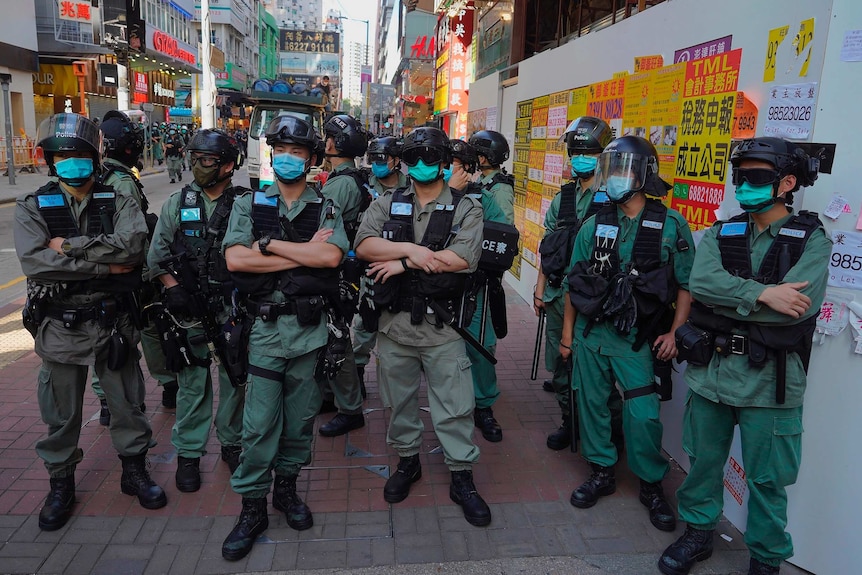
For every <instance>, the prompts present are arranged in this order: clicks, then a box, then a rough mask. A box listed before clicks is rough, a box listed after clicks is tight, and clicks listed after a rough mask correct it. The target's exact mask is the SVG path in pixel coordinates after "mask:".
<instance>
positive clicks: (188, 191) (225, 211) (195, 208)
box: [171, 186, 244, 289]
mask: <svg viewBox="0 0 862 575" xmlns="http://www.w3.org/2000/svg"><path fill="white" fill-rule="evenodd" d="M243 191H244V189H243V188H233V187H230V188H227V189H225V190H224V192H223V193H222V195H221V196H220V197H219V198H218V200H216V207H215V209H214V210H213V214H212V217H210V218H207V214H206V205H205V200H204V197H203V195H204V193H205V192H199V191H197V190H195V189H194V188H192V187H191V186H185V187H184V188H183V189H182V191H181V192H180V201H179V204H178V205H177V210H178V214H177V219H178V220H179V223H180V225H179V226H178V227H177V230H176V232H175V233H174V240H173V242H172V243H171V253H173V254H181V253H185V254H187V255H188V256H189V259H190V260H191V262H192V265H193V266H195V268H196V269H197V270H198V275H199V282H200V285H201V286H202V287H203V288H204V289H207V287H208V286H209V284H210V282H212V283H217V284H224V283H231V275H230V272H228V270H227V264H226V263H225V259H224V257H223V256H222V255H221V244H222V240H223V239H224V235H225V232H226V231H227V224H228V218H229V217H230V210H231V207H232V206H233V202H234V199H235V198H236V194H237V192H239V193H240V194H242V192H243Z"/></svg>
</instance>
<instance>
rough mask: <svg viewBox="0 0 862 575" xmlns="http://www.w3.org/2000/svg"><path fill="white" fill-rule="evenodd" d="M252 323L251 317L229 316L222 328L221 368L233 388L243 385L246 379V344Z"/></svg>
mask: <svg viewBox="0 0 862 575" xmlns="http://www.w3.org/2000/svg"><path fill="white" fill-rule="evenodd" d="M253 323H254V318H252V317H248V316H245V315H240V316H236V315H231V316H230V317H229V318H228V320H227V322H226V323H225V324H224V325H223V326H222V333H221V339H222V341H223V342H224V346H220V347H221V348H222V349H221V350H220V351H221V360H222V366H223V367H224V370H225V372H226V373H227V375H228V379H229V380H230V383H231V385H233V386H234V387H239V386H242V385H245V382H246V379H247V377H248V342H249V338H250V337H251V326H252V324H253Z"/></svg>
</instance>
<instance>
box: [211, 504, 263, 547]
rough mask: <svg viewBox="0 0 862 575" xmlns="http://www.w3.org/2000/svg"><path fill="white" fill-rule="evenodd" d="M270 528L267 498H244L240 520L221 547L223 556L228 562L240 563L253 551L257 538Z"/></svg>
mask: <svg viewBox="0 0 862 575" xmlns="http://www.w3.org/2000/svg"><path fill="white" fill-rule="evenodd" d="M267 527H269V516H267V514H266V497H257V498H254V499H251V498H249V497H243V498H242V512H241V513H240V514H239V519H238V520H237V522H236V525H235V526H234V528H233V531H231V532H230V533H229V534H228V536H227V538H226V539H225V540H224V543H222V545H221V556H222V557H224V558H225V559H227V560H228V561H239V560H240V559H242V558H243V557H245V556H246V555H248V552H249V551H251V548H252V547H253V546H254V541H255V539H257V536H258V535H260V534H261V533H263V532H264V531H266V529H267Z"/></svg>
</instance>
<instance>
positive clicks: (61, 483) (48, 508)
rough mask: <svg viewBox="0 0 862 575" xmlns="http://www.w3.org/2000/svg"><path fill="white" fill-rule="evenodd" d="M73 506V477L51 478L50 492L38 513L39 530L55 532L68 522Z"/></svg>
mask: <svg viewBox="0 0 862 575" xmlns="http://www.w3.org/2000/svg"><path fill="white" fill-rule="evenodd" d="M74 506H75V476H74V475H69V476H67V477H52V478H51V491H49V492H48V497H46V498H45V505H43V506H42V510H41V511H40V512H39V529H41V530H42V531H56V530H57V529H59V528H61V527H62V526H63V525H65V524H66V522H67V521H69V516H70V515H71V514H72V507H74Z"/></svg>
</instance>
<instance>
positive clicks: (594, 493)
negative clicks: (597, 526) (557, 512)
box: [569, 463, 617, 509]
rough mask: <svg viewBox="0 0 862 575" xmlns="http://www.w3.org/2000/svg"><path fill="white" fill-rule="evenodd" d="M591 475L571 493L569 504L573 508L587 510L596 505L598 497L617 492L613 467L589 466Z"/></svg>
mask: <svg viewBox="0 0 862 575" xmlns="http://www.w3.org/2000/svg"><path fill="white" fill-rule="evenodd" d="M591 465H592V467H593V474H592V475H590V478H589V479H587V480H586V481H585V482H584V483H583V484H582V485H581V486H580V487H578V488H577V489H575V490H574V491H573V492H572V497H571V499H569V502H570V503H571V504H572V505H574V506H575V507H579V508H581V509H587V508H588V507H592V506H593V505H595V504H596V501H598V500H599V497H602V496H604V495H610V494H612V493H613V492H615V491H616V490H617V478H616V475H615V474H614V468H613V467H602V466H601V465H596V464H595V463H593V464H591Z"/></svg>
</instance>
